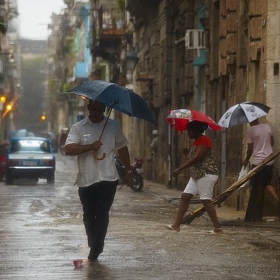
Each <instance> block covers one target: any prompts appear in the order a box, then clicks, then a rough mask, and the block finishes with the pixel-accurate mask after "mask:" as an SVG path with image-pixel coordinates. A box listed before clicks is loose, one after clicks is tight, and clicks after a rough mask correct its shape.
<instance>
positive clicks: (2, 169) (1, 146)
mask: <svg viewBox="0 0 280 280" xmlns="http://www.w3.org/2000/svg"><path fill="white" fill-rule="evenodd" d="M8 146H9V143H8V142H3V143H0V181H3V180H4V178H5V174H6V151H7V149H8Z"/></svg>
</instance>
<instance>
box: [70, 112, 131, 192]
mask: <svg viewBox="0 0 280 280" xmlns="http://www.w3.org/2000/svg"><path fill="white" fill-rule="evenodd" d="M105 122H106V117H104V119H103V120H102V121H101V122H100V123H93V122H91V121H90V119H89V118H88V117H87V118H85V119H83V120H81V121H80V122H78V123H75V124H74V125H72V127H71V129H70V132H69V134H68V137H67V140H66V143H65V145H67V144H71V143H76V144H80V145H83V144H91V143H93V142H95V141H98V140H99V138H100V135H101V132H102V130H103V127H104V125H105ZM100 141H101V142H102V146H101V148H100V149H99V151H98V157H101V156H102V154H103V153H105V154H106V156H105V158H104V159H103V160H97V159H95V158H94V156H93V151H89V152H87V153H83V154H81V155H78V156H77V161H78V167H79V172H78V175H77V180H76V184H77V186H78V187H88V186H90V185H92V184H94V183H98V182H101V181H116V180H117V179H118V178H119V176H118V172H117V169H116V165H115V160H114V155H115V153H117V151H118V150H119V149H121V148H123V147H125V146H127V144H128V140H127V139H126V137H125V136H124V134H123V132H122V130H121V127H120V125H119V123H118V122H116V121H115V120H112V119H108V122H107V124H106V127H105V130H104V133H103V135H102V138H101V139H100Z"/></svg>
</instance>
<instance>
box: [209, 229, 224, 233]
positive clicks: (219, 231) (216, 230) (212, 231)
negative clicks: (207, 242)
mask: <svg viewBox="0 0 280 280" xmlns="http://www.w3.org/2000/svg"><path fill="white" fill-rule="evenodd" d="M210 233H215V234H223V233H224V232H223V230H222V229H221V228H214V229H213V230H211V231H210Z"/></svg>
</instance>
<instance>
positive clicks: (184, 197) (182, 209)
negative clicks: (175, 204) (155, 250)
mask: <svg viewBox="0 0 280 280" xmlns="http://www.w3.org/2000/svg"><path fill="white" fill-rule="evenodd" d="M192 197H193V195H192V194H190V193H182V194H181V201H180V205H179V208H178V212H177V216H176V220H175V222H174V224H173V225H172V227H173V229H174V230H176V231H180V225H181V223H182V220H183V218H184V215H185V214H186V212H187V210H188V208H189V204H190V200H191V199H192Z"/></svg>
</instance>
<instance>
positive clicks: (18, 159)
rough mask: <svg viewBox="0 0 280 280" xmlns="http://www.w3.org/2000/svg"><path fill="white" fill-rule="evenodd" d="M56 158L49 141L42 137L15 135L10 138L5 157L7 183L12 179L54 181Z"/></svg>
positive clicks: (11, 181) (52, 182)
mask: <svg viewBox="0 0 280 280" xmlns="http://www.w3.org/2000/svg"><path fill="white" fill-rule="evenodd" d="M55 167H56V159H55V156H54V154H53V153H52V149H51V141H50V140H49V139H47V138H43V137H15V138H12V139H11V140H10V149H9V151H8V153H7V158H6V176H5V182H6V184H7V185H10V184H13V180H14V179H18V178H28V179H33V180H39V178H41V179H47V183H48V184H54V181H55Z"/></svg>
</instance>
